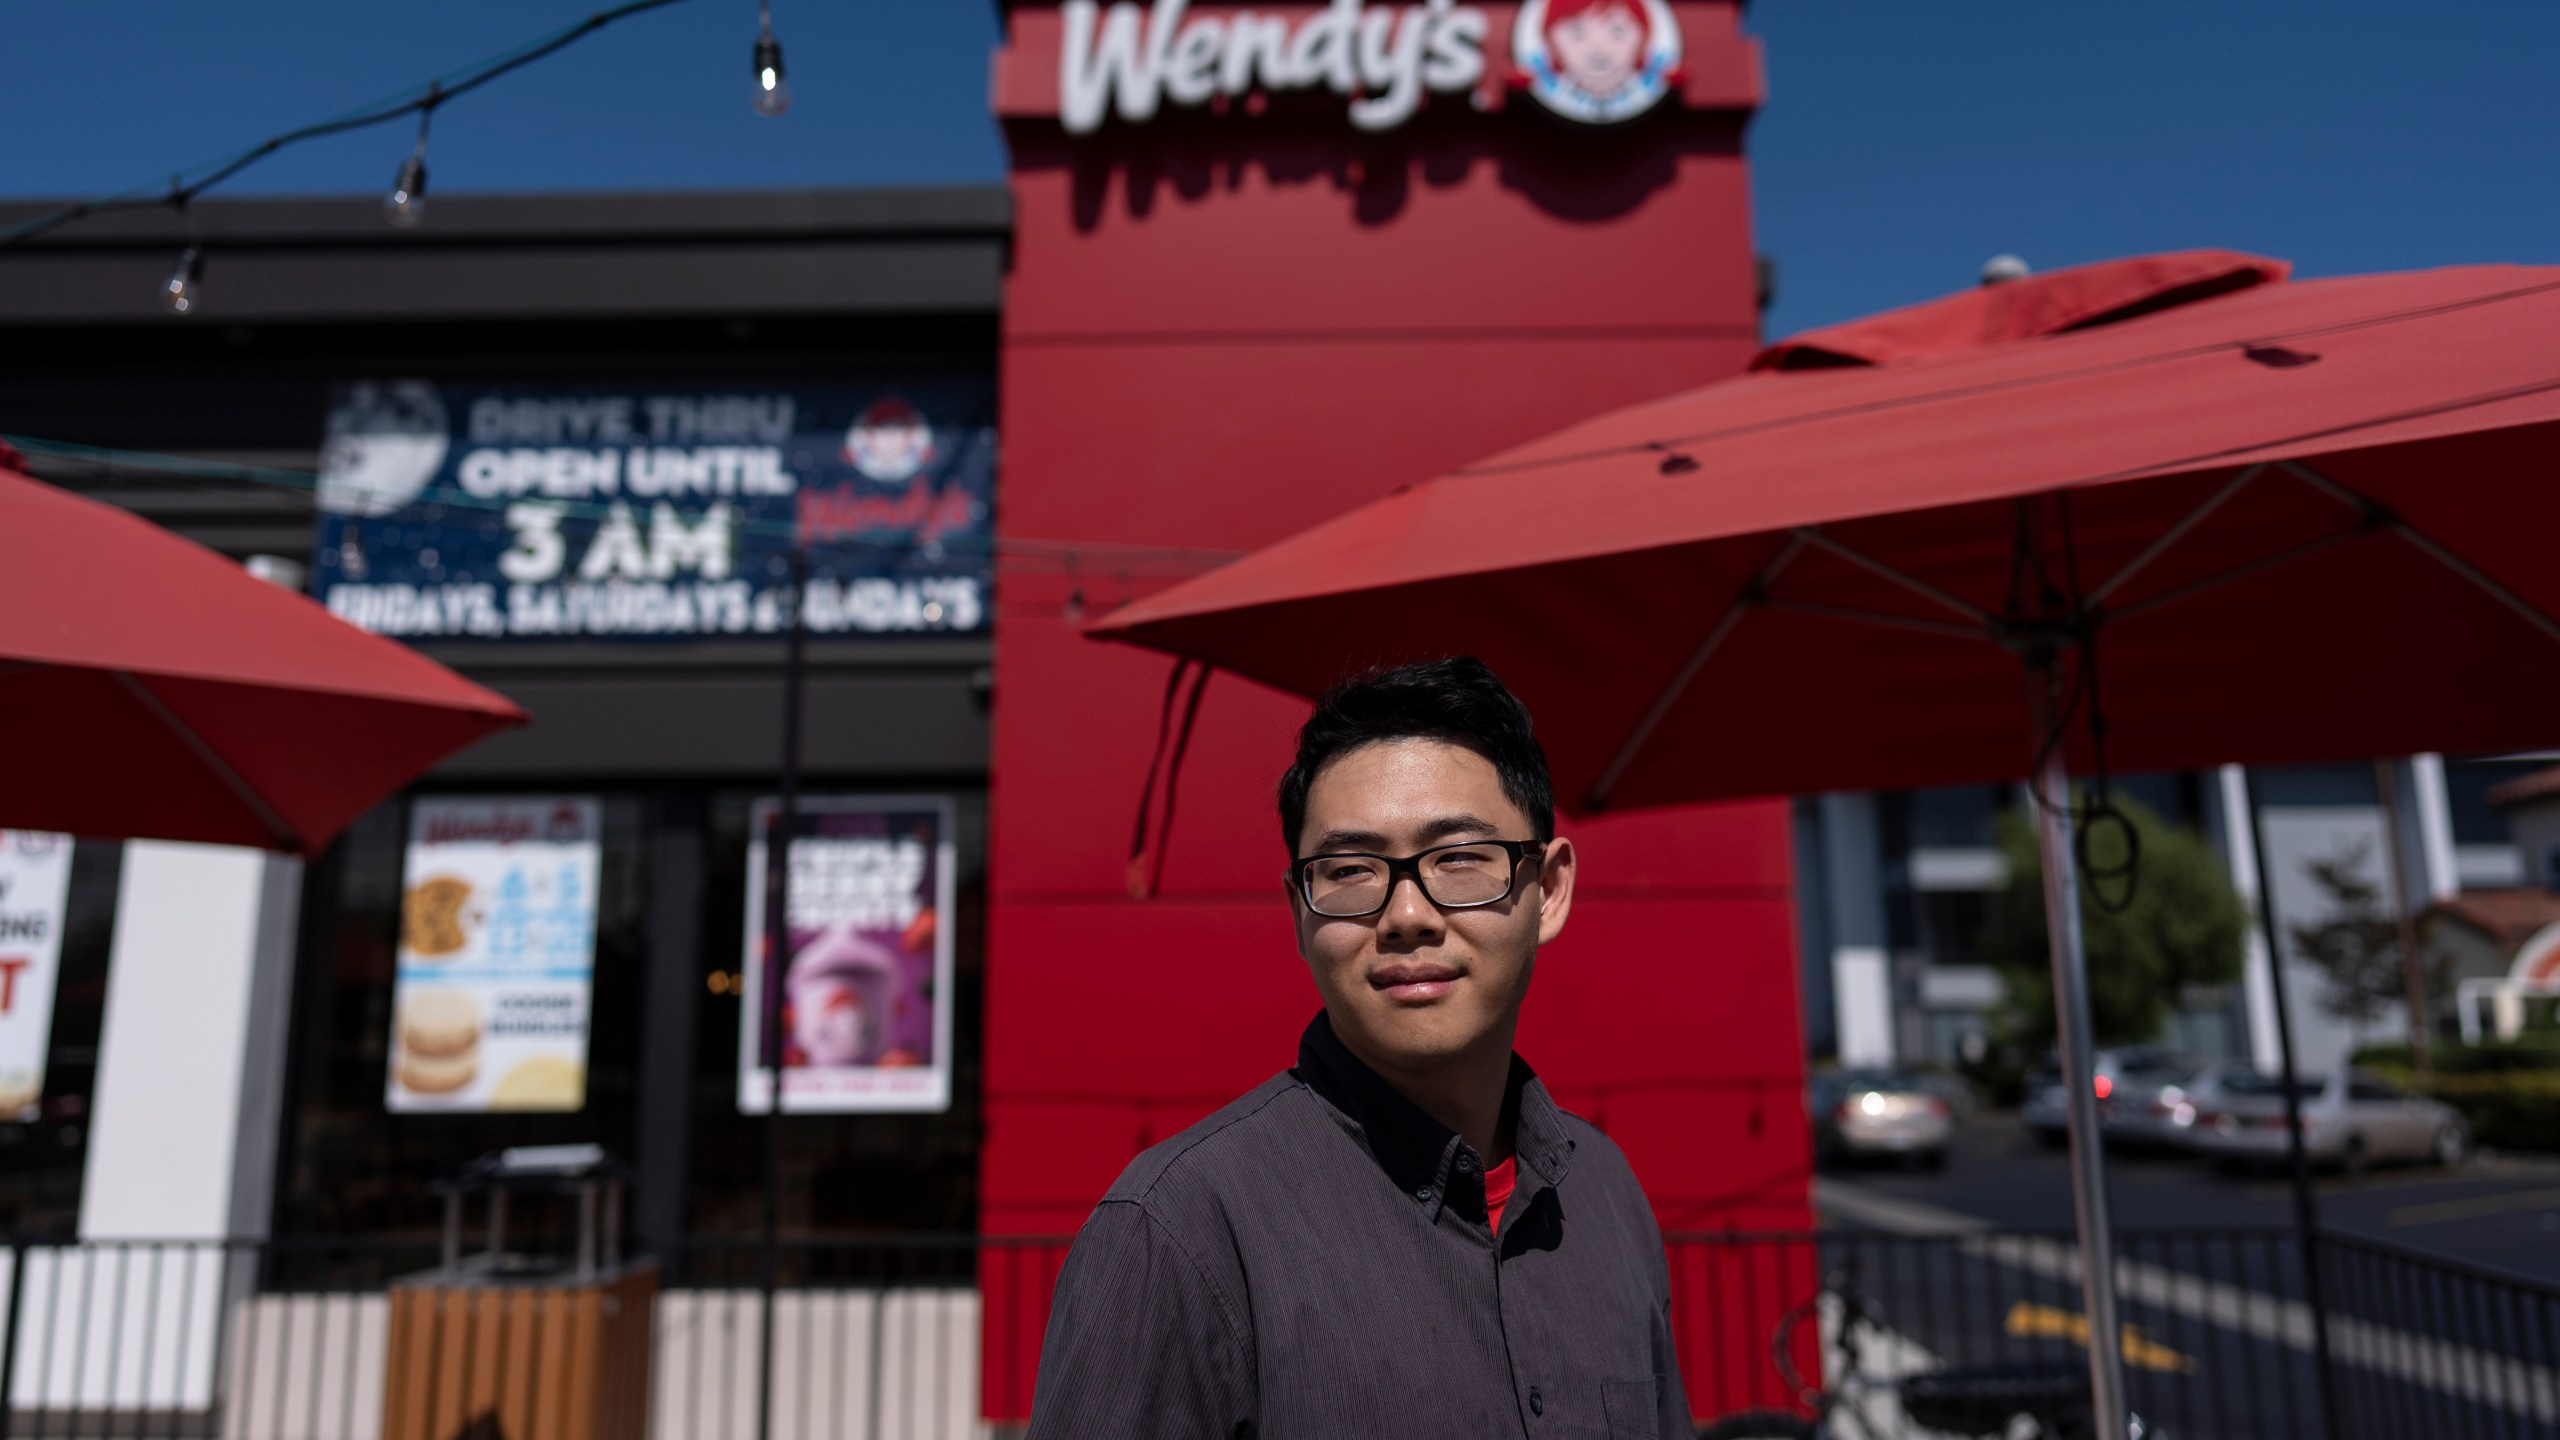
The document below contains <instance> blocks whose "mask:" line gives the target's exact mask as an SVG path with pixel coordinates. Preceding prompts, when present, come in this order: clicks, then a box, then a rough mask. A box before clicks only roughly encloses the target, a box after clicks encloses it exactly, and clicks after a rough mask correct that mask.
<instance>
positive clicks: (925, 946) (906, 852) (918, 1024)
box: [738, 796, 953, 1115]
mask: <svg viewBox="0 0 2560 1440" xmlns="http://www.w3.org/2000/svg"><path fill="white" fill-rule="evenodd" d="M777 810H778V807H777V806H776V804H775V803H774V802H773V801H771V800H761V801H758V802H757V803H756V806H755V808H754V811H753V813H752V822H753V828H752V829H751V830H750V831H749V835H750V836H751V839H750V840H749V842H748V849H747V925H746V932H747V933H746V937H745V939H746V944H745V963H744V965H743V967H742V969H743V973H744V974H745V977H746V994H745V996H744V997H743V999H744V1003H743V1004H741V1005H740V1006H739V1007H738V1008H739V1044H738V1062H739V1064H738V1108H739V1109H740V1110H742V1111H744V1112H745V1113H747V1114H750V1115H758V1114H762V1113H764V1111H765V1109H766V1107H767V1106H768V1105H769V1104H770V1103H771V1095H772V1087H771V1083H770V1080H771V1077H770V1075H769V1073H768V1071H767V1070H766V1068H765V1067H766V1066H767V1065H769V1064H771V1063H772V1056H773V1055H774V1053H775V1046H776V1043H777V1042H778V1044H779V1048H780V1053H781V1059H782V1103H783V1111H784V1113H785V1114H802V1113H820V1112H839V1113H842V1112H862V1111H900V1112H909V1113H912V1112H919V1111H939V1110H947V1109H949V1108H951V916H952V887H953V846H952V837H951V826H952V807H951V801H950V799H949V797H947V796H902V797H871V796H864V797H851V796H819V797H814V798H811V799H807V800H803V801H801V802H800V823H799V833H798V834H797V835H796V836H795V837H794V838H793V839H792V841H791V843H790V847H789V853H790V864H791V869H790V873H789V899H788V901H787V902H786V905H787V909H786V915H787V919H788V925H787V935H788V938H787V943H786V945H785V947H784V951H783V963H782V967H781V969H782V976H781V985H782V994H781V999H782V1007H781V1011H782V1013H781V1024H780V1026H779V1028H778V1033H776V1034H771V1035H763V1036H762V1040H763V1043H761V1044H759V1043H758V1041H759V1036H760V1032H762V1031H763V1030H764V1025H763V1023H762V1022H763V1021H764V1019H765V1002H764V999H763V996H764V995H765V994H766V993H767V992H766V991H765V989H764V986H765V984H766V983H767V981H768V980H769V979H770V977H769V975H768V974H767V973H766V968H765V967H764V966H763V965H761V964H759V963H758V961H759V960H760V959H761V958H762V957H763V955H764V953H765V930H764V924H765V905H764V900H765V865H766V863H767V859H768V855H767V850H768V847H767V843H766V840H767V837H768V836H769V835H770V834H771V833H772V826H773V819H774V816H775V814H776V813H777Z"/></svg>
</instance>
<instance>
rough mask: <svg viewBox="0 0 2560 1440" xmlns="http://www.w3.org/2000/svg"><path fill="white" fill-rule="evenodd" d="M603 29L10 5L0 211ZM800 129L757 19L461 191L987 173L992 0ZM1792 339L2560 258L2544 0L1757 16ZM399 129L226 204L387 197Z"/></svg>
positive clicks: (865, 5) (263, 2)
mask: <svg viewBox="0 0 2560 1440" xmlns="http://www.w3.org/2000/svg"><path fill="white" fill-rule="evenodd" d="M597 3H598V0H259V3H257V4H255V5H250V4H239V3H234V4H226V5H220V6H211V5H204V4H201V3H182V0H76V3H75V0H10V3H6V4H0V48H4V49H5V53H7V54H8V55H9V56H10V57H11V60H12V63H11V65H10V80H9V83H8V85H6V86H0V194H5V195H10V196H33V195H46V196H52V195H73V194H86V193H94V192H97V191H103V190H111V189H117V188H121V187H123V186H126V185H131V184H135V183H148V182H150V181H151V180H152V179H153V177H155V176H160V175H165V174H166V173H167V172H169V171H170V170H172V169H175V168H177V167H179V166H182V165H186V164H191V163H193V162H197V161H202V160H208V159H212V158H216V157H218V156H220V155H222V154H225V153H227V152H229V151H231V150H234V149H237V148H239V147H241V146H244V145H246V144H248V143H251V142H254V141H255V140H257V139H259V138H261V137H262V136H264V135H266V134H269V133H271V132H273V131H276V130H280V129H284V128H287V127H290V126H292V125H296V124H300V123H303V122H306V121H309V120H312V119H316V118H319V117H322V116H325V115H330V114H334V113H337V112H339V111H341V110H344V109H347V108H349V107H351V106H353V105H355V104H357V103H360V102H362V101H365V100H369V99H373V98H375V97H378V96H381V95H384V94H386V93H389V92H393V91H397V90H400V89H402V88H404V87H406V86H408V85H411V84H413V83H415V82H418V81H420V80H423V79H425V78H426V77H428V76H430V75H434V74H437V73H439V72H442V71H445V70H448V69H450V68H453V67H455V66H458V65H461V64H464V63H467V62H469V61H472V60H475V59H478V58H480V57H482V56H484V55H487V54H489V53H492V52H494V51H497V50H501V49H505V48H508V47H509V46H511V45H513V44H515V43H516V42H519V41H521V40H525V39H529V38H531V37H532V36H534V35H536V34H539V33H541V32H542V31H544V30H545V29H547V28H551V27H554V26H557V25H565V24H569V23H573V22H574V21H576V20H578V19H580V18H581V17H583V16H584V15H586V14H587V13H588V12H589V11H591V10H592V9H594V8H596V4H597ZM774 10H775V26H776V29H777V31H778V32H779V33H780V35H781V37H782V39H783V41H784V43H785V45H786V47H787V54H788V60H789V68H790V72H791V80H792V86H793V90H794V92H795V97H796V104H795V108H794V109H793V111H792V113H791V114H790V115H789V116H787V117H785V118H783V119H781V120H778V121H768V120H761V119H759V118H757V117H755V116H754V115H752V114H750V113H749V111H748V107H747V100H746V91H747V79H748V76H747V71H748V59H749V50H750V46H751V44H752V42H753V38H754V27H755V6H754V4H753V0H689V3H686V4H682V5H677V6H674V7H672V8H671V9H668V10H665V11H661V12H657V13H653V14H649V15H645V16H642V17H639V18H637V19H634V20H632V21H628V22H626V23H625V24H623V25H621V26H618V27H616V28H615V29H613V30H611V31H608V32H606V33H605V34H603V35H600V36H597V37H594V38H592V39H589V40H587V41H585V42H582V43H581V44H580V45H578V46H577V47H575V48H574V49H572V50H570V51H569V52H567V53H565V54H562V55H560V56H557V57H554V58H553V59H550V60H547V61H545V62H543V63H541V64H540V65H538V66H535V67H533V68H531V69H528V70H526V71H524V72H521V73H520V74H518V75H515V76H512V77H509V78H507V79H504V80H501V81H499V82H498V83H497V84H496V85H494V86H492V87H491V88H490V89H489V90H487V91H484V92H482V93H481V94H479V95H477V96H475V97H472V98H471V99H470V100H468V101H466V102H462V103H457V104H456V105H454V106H453V107H451V108H450V109H449V110H448V111H447V112H446V113H444V114H443V115H442V116H440V117H439V118H438V120H437V122H436V135H435V143H434V148H433V149H432V151H431V152H430V162H431V174H432V179H433V186H434V189H435V190H436V191H440V192H447V193H450V192H456V191H465V190H526V189H582V188H584V189H631V188H665V187H701V186H770V185H813V184H826V185H846V184H875V183H876V184H890V183H931V182H939V181H957V182H968V181H985V180H992V179H995V178H997V177H999V176H1000V175H1001V174H1002V171H1003V164H1004V157H1003V144H1002V141H1001V139H1000V137H999V136H998V134H997V132H996V129H995V126H994V125H993V124H992V123H991V122H990V121H989V120H988V118H987V115H986V103H985V93H986V67H987V53H988V51H989V49H990V47H991V46H992V45H993V43H994V40H995V22H994V6H993V5H992V4H991V3H986V0H774ZM1748 24H1749V26H1750V28H1751V29H1752V30H1754V31H1755V32H1757V33H1758V34H1759V35H1760V36H1761V37H1762V38H1763V40H1764V41H1765V43H1766V45H1767V48H1768V57H1769V69H1770V78H1771V97H1770V102H1769V105H1768V107H1767V109H1766V110H1764V111H1763V112H1762V114H1761V116H1760V118H1759V119H1758V121H1757V122H1756V123H1755V125H1754V126H1753V129H1752V136H1751V155H1752V163H1753V190H1754V204H1755V207H1756V214H1755V220H1754V223H1755V225H1756V227H1757V232H1758V235H1759V245H1760V248H1761V249H1762V250H1763V251H1764V252H1765V253H1768V254H1770V255H1772V256H1774V257H1775V258H1776V260H1777V262H1778V277H1779V281H1778V283H1779V293H1778V304H1777V307H1776V309H1775V311H1774V312H1773V314H1772V315H1771V317H1770V328H1771V331H1772V333H1773V334H1774V333H1784V332H1786V331H1789V330H1795V329H1800V328H1803V327H1805V326H1808V325H1816V324H1823V323H1827V322H1829V321H1832V320H1837V319H1842V318H1846V317H1848V316H1851V315H1856V314H1860V313H1863V312H1866V311H1869V310H1873V309H1879V308H1882V307H1884V306H1888V305H1894V304H1901V303H1906V302H1909V301H1913V300H1918V299H1923V298H1926V297H1928V296H1930V295H1934V294H1938V293H1942V292H1944V291H1946V290H1949V289H1953V288H1957V287H1960V286H1962V285H1964V284H1967V283H1969V282H1970V280H1971V278H1972V276H1973V274H1974V272H1975V270H1976V269H1977V268H1978V267H1979V266H1980V264H1981V262H1982V261H1983V260H1984V259H1985V258H1986V257H1988V256H1990V255H1991V254H1993V253H1995V252H1997V251H2002V250H2013V251H2016V252H2018V253H2020V254H2022V255H2024V256H2026V257H2027V259H2028V260H2030V261H2031V262H2033V263H2035V264H2036V265H2038V266H2042V267H2051V266H2056V265H2062V264H2067V263H2072V262H2077V261H2082V260H2091V259H2098V258H2102V257H2105V256H2110V255H2121V254H2130V253H2135V252H2139V251H2144V250H2154V249H2165V248H2172V247H2180V246H2190V245H2223V246H2230V247H2233V248H2239V249H2248V250H2255V251H2258V252H2261V253H2265V254H2271V255H2278V256H2283V257H2286V258H2288V259H2291V260H2293V261H2295V262H2296V264H2297V266H2298V267H2299V269H2300V271H2301V272H2302V273H2307V274H2336V273H2342V272H2350V271H2358V270H2376V269H2393V268H2405V267H2414V266H2423V265H2436V264H2452V263H2460V262H2466V261H2481V260H2518V261H2539V262H2549V261H2554V260H2560V143H2555V142H2560V83H2555V79H2554V75H2555V60H2554V57H2555V56H2560V4H2553V3H2550V0H2463V3H2460V4H2447V5H2431V6H2421V5H2413V4H2410V3H2408V0H2394V3H2387V4H2386V3H2379V0H2219V3H2209V0H2144V3H2116V4H2095V3H2081V0H2033V3H2029V0H1998V3H1994V0H1758V3H1755V4H1754V5H1753V6H1752V7H1751V9H1750V11H1749V18H1748ZM408 141H409V137H408V135H407V133H406V132H405V131H400V132H397V133H395V132H392V131H374V132H369V133H365V134H360V135H354V136H347V137H341V138H338V139H334V140H330V141H327V142H323V143H320V144H315V145H312V146H308V147H305V148H303V149H301V150H298V151H295V152H292V153H289V154H287V155H283V156H280V157H278V158H276V159H273V160H270V161H267V162H265V163H264V164H263V165H261V166H260V167H259V168H257V169H256V170H253V171H251V172H250V173H249V174H248V175H247V176H245V177H243V179H242V181H241V182H239V183H237V184H236V185H235V186H234V187H233V188H232V190H231V191H230V192H229V193H238V194H254V193H275V192H286V191H290V192H305V193H307V192H313V191H365V192H378V191H379V190H381V189H382V188H383V187H384V186H385V185H386V184H387V182H388V181H389V179H390V177H391V174H392V171H393V170H394V168H395V167H396V166H397V163H398V161H399V158H400V156H401V155H402V154H403V153H405V151H406V149H407V145H408Z"/></svg>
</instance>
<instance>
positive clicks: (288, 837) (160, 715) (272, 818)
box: [114, 670, 303, 854]
mask: <svg viewBox="0 0 2560 1440" xmlns="http://www.w3.org/2000/svg"><path fill="white" fill-rule="evenodd" d="M114 674H115V677H116V683H117V684H119V685H122V686H123V687H124V688H125V689H126V691H128V692H129V693H131V694H132V696H133V698H134V699H136V700H139V701H141V702H142V708H143V709H145V710H148V711H150V712H151V714H152V718H154V719H156V720H158V721H159V722H160V724H161V725H162V726H163V727H164V728H166V729H167V730H168V731H169V733H170V734H172V735H175V736H177V737H178V739H179V740H181V741H183V742H184V743H185V744H186V747H187V748H188V749H189V750H191V751H193V752H195V757H196V758H197V759H198V760H201V761H203V762H204V768H205V769H207V770H209V771H211V772H212V773H213V775H214V777H215V778H216V779H219V780H220V781H221V782H222V783H223V785H224V786H225V787H226V788H228V789H229V790H230V791H231V793H232V794H234V795H236V796H238V797H239V798H240V803H241V804H242V805H245V806H247V807H248V810H249V813H250V814H252V815H255V816H257V817H258V823H259V824H261V825H264V826H265V827H267V833H268V834H270V835H273V836H274V837H275V841H276V848H277V849H279V850H282V851H285V852H286V853H288V854H298V853H300V852H301V850H302V848H303V847H302V837H301V836H299V835H297V834H295V833H294V830H293V827H292V826H291V825H288V824H286V823H285V820H284V817H283V816H281V815H279V814H277V813H276V809H275V807H274V806H273V805H270V804H268V803H267V798H266V797H265V796H263V795H261V794H259V793H258V790H257V787H256V786H254V785H251V784H250V783H249V782H248V781H246V780H244V779H242V778H240V772H239V771H237V770H234V769H232V768H231V762H230V761H228V760H225V759H223V758H222V752H221V751H219V750H216V749H214V748H213V747H212V746H211V745H208V744H206V743H205V739H204V737H203V736H201V735H198V734H197V733H196V731H195V727H194V726H192V725H189V724H188V723H187V722H186V721H184V720H182V719H179V718H178V712H177V711H175V710H172V709H170V708H169V705H168V702H167V701H165V700H162V699H161V698H160V697H159V695H157V694H156V693H154V692H153V691H152V689H151V687H150V686H149V685H148V684H145V683H144V682H143V681H142V679H141V678H140V677H138V676H136V675H135V674H134V673H133V672H132V671H130V670H118V671H115V672H114Z"/></svg>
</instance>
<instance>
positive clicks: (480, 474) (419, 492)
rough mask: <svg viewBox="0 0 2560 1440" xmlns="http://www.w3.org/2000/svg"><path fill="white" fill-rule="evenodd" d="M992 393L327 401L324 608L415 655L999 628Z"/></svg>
mask: <svg viewBox="0 0 2560 1440" xmlns="http://www.w3.org/2000/svg"><path fill="white" fill-rule="evenodd" d="M994 485H995V394H994V387H993V386H992V385H991V384H989V383H987V382H984V381H967V380H930V381H917V382H913V383H902V384H883V383H879V382H868V381H847V382H843V383H817V382H792V383H787V384H764V383H758V382H752V381H750V382H740V383H737V384H694V385H687V384H632V385H540V384H468V383H454V382H448V381H430V380H363V381H355V382H352V383H348V384H343V385H340V386H338V387H336V388H335V389H334V390H333V391H332V393H331V395H330V403H329V420H328V430H327V435H326V440H325V445H324V449H323V452H322V461H321V475H320V533H319V538H318V545H317V553H316V555H315V556H314V561H315V563H314V564H313V566H312V577H313V579H312V584H313V588H314V592H315V593H316V594H317V595H318V596H319V597H320V599H321V601H322V603H324V604H326V605H327V606H328V607H329V609H330V611H331V613H333V614H336V615H338V616H339V617H340V618H342V619H345V620H348V621H350V622H352V623H354V624H356V625H360V626H362V627H364V628H365V629H367V630H372V631H375V632H377V633H379V634H384V635H396V636H399V637H401V638H403V639H411V640H433V641H446V640H523V639H564V638H579V639H679V638H698V637H716V636H745V635H770V634H776V633H779V632H781V631H783V630H785V629H787V628H788V627H789V597H790V588H791V559H790V557H791V552H792V549H793V547H794V545H795V544H800V545H805V546H806V550H807V554H808V561H809V585H808V595H807V607H806V611H805V619H806V624H807V627H808V629H809V631H810V633H812V634H816V635H840V636H865V637H869V636H888V635H919V634H946V635H947V634H973V633H984V632H985V631H986V630H987V628H988V625H989V622H990V620H991V618H992V613H993V609H994V603H993V599H994V597H993V591H992V585H993V577H994V566H993V560H992V550H991V547H990V538H991V536H992V535H993V530H994V527H993V508H994Z"/></svg>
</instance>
